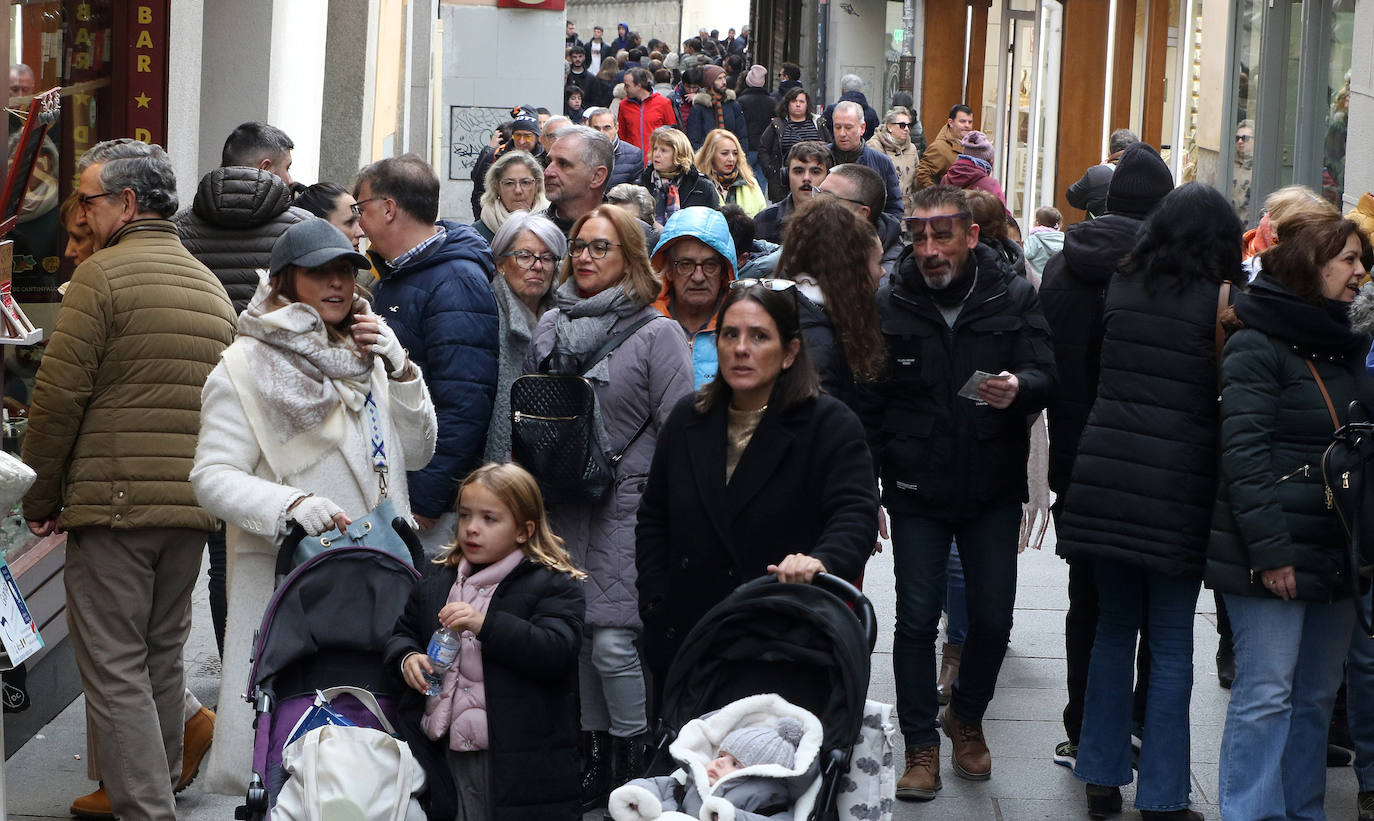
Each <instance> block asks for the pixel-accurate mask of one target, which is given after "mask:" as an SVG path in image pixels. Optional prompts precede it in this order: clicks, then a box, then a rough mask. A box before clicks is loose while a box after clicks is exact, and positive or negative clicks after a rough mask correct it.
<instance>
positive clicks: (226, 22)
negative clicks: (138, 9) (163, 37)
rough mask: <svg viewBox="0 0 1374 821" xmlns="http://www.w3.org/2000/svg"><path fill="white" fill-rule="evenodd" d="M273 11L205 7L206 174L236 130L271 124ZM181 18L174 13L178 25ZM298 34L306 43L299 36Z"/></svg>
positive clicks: (234, 0) (251, 1)
mask: <svg viewBox="0 0 1374 821" xmlns="http://www.w3.org/2000/svg"><path fill="white" fill-rule="evenodd" d="M178 5H179V4H178ZM272 6H273V1H272V0H211V2H209V3H206V4H205V5H204V10H205V11H204V17H203V25H202V29H201V32H200V33H199V34H198V35H197V36H198V37H199V38H200V39H201V40H202V45H201V64H200V129H199V131H200V135H201V138H200V163H199V171H200V173H201V174H204V173H205V172H206V171H209V170H210V169H212V168H218V167H219V158H220V152H221V150H223V148H224V138H225V137H227V136H229V132H230V131H233V130H234V127H235V126H237V125H238V124H239V123H242V122H245V121H247V120H266V119H268V110H267V98H268V88H269V83H268V79H269V78H270V77H271V75H272V69H273V66H272V58H273V56H274V52H275V50H274V49H273V48H271V45H270V43H271V40H270V39H269V38H270V36H271V34H270V33H271V31H272V18H273V11H272ZM176 16H177V15H176V12H175V11H174V12H173V14H172V19H173V20H174V21H175V20H176ZM297 35H298V37H299V38H300V39H306V38H305V37H303V36H301V33H300V32H297ZM175 65H176V64H175V63H173V66H175ZM288 133H289V132H288ZM197 180H199V175H197Z"/></svg>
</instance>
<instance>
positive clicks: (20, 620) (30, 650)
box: [0, 558, 43, 666]
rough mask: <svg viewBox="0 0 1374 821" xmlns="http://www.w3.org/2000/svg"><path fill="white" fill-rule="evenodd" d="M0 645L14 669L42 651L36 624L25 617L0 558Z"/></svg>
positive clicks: (24, 607)
mask: <svg viewBox="0 0 1374 821" xmlns="http://www.w3.org/2000/svg"><path fill="white" fill-rule="evenodd" d="M0 643H3V644H4V645H5V652H7V653H9V655H10V664H13V665H16V666H18V665H19V664H20V663H21V662H22V661H24V660H25V659H27V658H29V657H30V656H32V655H33V654H34V653H37V652H38V651H39V650H41V649H43V637H42V636H40V635H39V634H38V625H37V624H36V623H35V622H34V620H33V616H32V615H30V614H29V608H28V605H26V604H25V603H24V596H23V594H21V593H20V592H19V585H18V584H16V583H15V581H14V575H13V574H11V573H10V566H9V564H8V563H6V562H5V560H4V559H3V558H0Z"/></svg>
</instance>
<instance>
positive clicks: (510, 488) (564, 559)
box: [434, 462, 587, 579]
mask: <svg viewBox="0 0 1374 821" xmlns="http://www.w3.org/2000/svg"><path fill="white" fill-rule="evenodd" d="M471 484H478V485H481V486H482V487H484V488H486V489H487V490H489V491H491V493H492V495H493V496H495V497H496V498H497V499H500V500H501V504H503V505H505V506H506V509H507V510H509V511H510V513H511V516H512V518H514V519H515V523H516V525H518V526H523V525H524V524H525V523H526V522H534V534H533V535H531V536H530V538H529V539H528V540H526V541H525V543H524V544H523V545H521V551H522V552H523V553H524V554H525V555H526V556H527V557H529V559H530V560H531V561H533V562H535V563H536V564H542V565H543V566H545V567H547V568H548V569H550V570H554V571H557V572H559V573H567V574H568V575H569V576H572V577H573V578H574V579H585V578H587V573H586V571H583V570H579V569H577V568H576V567H574V566H573V563H572V559H571V558H570V557H569V556H568V551H567V549H566V548H564V547H563V540H562V539H561V538H559V537H558V536H557V535H556V534H555V533H554V532H553V530H552V529H551V528H550V527H549V520H548V517H547V516H545V515H544V494H542V493H540V492H539V483H538V482H536V481H535V479H534V477H533V476H531V475H530V474H529V471H527V470H525V469H524V468H522V467H520V466H519V465H517V464H515V463H514V462H506V463H504V464H501V463H497V462H488V463H487V464H485V465H482V466H481V467H480V468H477V469H476V470H474V471H473V472H472V473H469V474H468V476H467V478H466V479H464V480H463V484H462V486H460V487H459V488H458V501H459V503H460V504H461V502H462V499H463V491H464V490H465V489H466V488H467V486H468V485H471ZM462 558H463V551H462V549H460V548H459V547H458V544H457V539H455V540H454V543H453V544H450V545H448V546H447V547H445V548H444V550H443V552H441V553H440V554H439V555H438V556H436V557H435V559H434V563H435V564H443V565H456V564H458V562H459V561H461V560H462Z"/></svg>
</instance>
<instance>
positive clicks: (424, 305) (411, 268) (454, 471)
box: [373, 220, 500, 519]
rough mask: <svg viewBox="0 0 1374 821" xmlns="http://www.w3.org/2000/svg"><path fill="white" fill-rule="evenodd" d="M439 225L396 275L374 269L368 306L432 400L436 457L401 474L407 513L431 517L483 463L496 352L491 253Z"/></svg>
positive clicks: (468, 235)
mask: <svg viewBox="0 0 1374 821" xmlns="http://www.w3.org/2000/svg"><path fill="white" fill-rule="evenodd" d="M438 225H439V227H440V228H442V229H444V231H445V232H447V235H446V236H445V237H444V239H443V240H441V241H439V242H438V243H436V244H435V245H434V246H432V247H431V248H430V249H427V251H426V253H424V254H423V255H421V256H420V257H419V258H418V259H412V260H410V261H409V262H407V263H406V264H405V265H404V266H402V267H401V268H400V269H399V270H396V271H391V270H389V269H388V268H387V266H385V265H382V266H379V270H383V271H384V274H383V277H382V281H381V283H380V284H379V285H378V286H377V288H376V293H375V295H374V296H375V303H374V305H373V310H375V311H376V312H377V313H378V314H380V315H381V316H384V317H386V319H387V321H388V323H389V324H390V325H391V327H392V328H393V329H394V330H395V331H396V336H397V338H398V339H400V342H401V346H402V347H404V348H405V349H406V351H407V352H408V353H409V354H410V359H411V361H413V362H414V363H415V364H416V365H418V366H419V368H420V371H421V372H422V373H423V374H424V378H425V384H427V385H428V386H429V392H430V395H431V396H432V397H433V399H434V409H435V412H436V414H437V416H438V420H439V440H438V442H437V444H436V446H435V451H434V458H433V459H432V460H430V463H429V464H428V465H427V466H425V467H424V468H422V469H420V470H415V471H411V472H410V473H409V474H407V480H408V482H409V484H410V507H411V510H413V511H414V512H415V513H416V514H417V515H420V516H425V517H427V518H430V519H437V518H439V517H440V516H442V515H443V514H444V513H447V512H448V511H450V510H453V503H454V497H455V496H456V495H457V493H458V485H459V483H460V482H462V480H463V477H465V476H467V474H468V472H469V471H471V470H472V469H473V468H475V467H477V466H478V464H479V462H480V461H481V459H482V451H483V448H484V447H485V446H486V437H487V426H488V424H489V422H490V421H491V407H492V401H493V400H494V398H495V396H496V369H497V360H498V357H499V348H500V342H499V340H500V336H499V331H498V320H497V313H496V300H495V298H493V297H492V294H491V286H490V285H489V284H488V283H489V282H490V280H491V277H492V275H493V274H494V272H495V270H496V266H495V265H494V264H493V262H492V258H491V251H489V250H488V249H487V244H486V243H485V242H483V241H482V237H481V236H479V235H478V234H477V232H476V231H474V230H472V228H471V227H469V226H467V225H459V224H457V223H453V222H448V221H444V220H441V221H440V222H439V223H438Z"/></svg>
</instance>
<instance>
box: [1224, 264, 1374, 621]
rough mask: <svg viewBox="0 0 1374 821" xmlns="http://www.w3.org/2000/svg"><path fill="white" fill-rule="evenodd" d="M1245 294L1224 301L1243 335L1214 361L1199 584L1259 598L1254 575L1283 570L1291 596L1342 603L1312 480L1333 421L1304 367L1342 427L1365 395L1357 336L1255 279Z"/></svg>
mask: <svg viewBox="0 0 1374 821" xmlns="http://www.w3.org/2000/svg"><path fill="white" fill-rule="evenodd" d="M1250 289H1251V290H1250V293H1247V294H1239V295H1237V296H1236V300H1235V309H1236V316H1237V318H1238V319H1239V320H1240V322H1242V323H1244V325H1245V328H1244V329H1242V330H1238V331H1236V332H1235V333H1234V334H1232V335H1231V338H1230V339H1229V340H1227V342H1226V348H1225V350H1224V352H1223V354H1222V360H1221V374H1222V381H1223V388H1222V392H1221V472H1222V482H1221V485H1222V487H1221V492H1220V493H1219V494H1218V502H1217V505H1216V510H1215V515H1214V516H1213V519H1212V540H1211V543H1210V545H1209V546H1208V549H1207V572H1206V581H1207V586H1208V587H1211V588H1213V589H1215V590H1219V591H1221V592H1223V593H1234V594H1239V595H1244V596H1259V597H1266V596H1270V595H1272V594H1271V593H1270V592H1269V591H1268V590H1266V589H1265V587H1264V584H1263V582H1262V581H1261V578H1260V571H1263V570H1273V569H1275V568H1280V567H1286V566H1288V565H1292V566H1293V567H1294V569H1295V571H1296V573H1297V586H1298V598H1299V599H1303V600H1306V601H1330V600H1332V599H1339V598H1343V597H1345V596H1346V595H1348V592H1347V581H1346V578H1345V571H1344V567H1345V564H1344V561H1343V555H1344V551H1345V549H1346V542H1345V535H1344V531H1343V530H1342V528H1341V524H1340V522H1339V520H1338V519H1337V518H1336V514H1335V513H1334V512H1333V511H1332V510H1330V509H1328V508H1327V506H1326V494H1325V491H1324V488H1323V487H1322V480H1321V457H1322V453H1323V452H1324V451H1325V450H1326V446H1327V445H1328V444H1329V443H1330V441H1331V433H1332V429H1333V425H1332V422H1331V415H1330V413H1329V412H1328V411H1327V408H1326V403H1325V401H1323V399H1322V395H1321V391H1320V390H1319V389H1318V387H1317V384H1316V381H1315V380H1314V379H1313V378H1312V374H1311V371H1310V370H1308V367H1307V362H1309V361H1310V362H1312V363H1313V364H1314V365H1315V366H1316V368H1317V373H1319V374H1321V378H1322V381H1323V382H1324V383H1325V384H1326V389H1327V391H1328V392H1329V393H1330V394H1331V402H1332V404H1333V405H1334V406H1335V408H1336V414H1337V417H1338V418H1339V419H1340V421H1341V423H1342V424H1344V423H1345V417H1346V408H1347V407H1348V406H1349V404H1350V401H1351V400H1352V399H1357V398H1358V399H1362V400H1364V401H1365V402H1369V401H1370V399H1371V394H1374V391H1371V385H1370V377H1369V374H1368V372H1367V371H1366V370H1365V365H1364V355H1365V352H1366V351H1368V350H1369V338H1368V337H1366V336H1362V335H1358V334H1355V333H1353V332H1352V331H1351V330H1350V328H1349V327H1348V325H1345V324H1344V323H1343V322H1341V321H1340V320H1338V319H1337V318H1336V317H1335V316H1333V314H1332V313H1331V312H1330V311H1328V310H1327V309H1326V308H1325V307H1320V306H1315V305H1311V304H1309V303H1307V302H1304V301H1303V300H1302V299H1300V298H1299V297H1298V296H1296V295H1295V294H1293V293H1292V292H1291V291H1289V290H1287V289H1286V288H1284V287H1283V286H1282V285H1280V284H1278V283H1277V282H1276V281H1274V280H1273V279H1270V278H1269V277H1268V276H1267V275H1265V274H1260V275H1259V277H1258V278H1256V280H1255V281H1254V282H1253V283H1252V284H1251V286H1250Z"/></svg>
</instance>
